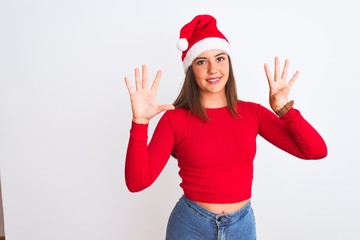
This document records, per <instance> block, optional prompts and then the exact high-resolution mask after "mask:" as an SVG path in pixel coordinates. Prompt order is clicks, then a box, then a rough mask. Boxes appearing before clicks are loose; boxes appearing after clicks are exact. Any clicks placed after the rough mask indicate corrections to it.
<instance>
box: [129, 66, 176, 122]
mask: <svg viewBox="0 0 360 240" xmlns="http://www.w3.org/2000/svg"><path fill="white" fill-rule="evenodd" d="M160 78H161V70H158V71H157V73H156V76H155V79H154V81H153V83H152V85H151V88H150V90H149V89H148V71H147V66H146V65H142V73H141V77H140V70H139V68H135V86H136V90H133V89H132V87H131V84H130V81H129V78H128V77H125V78H124V80H125V84H126V87H127V89H128V91H129V94H130V101H131V109H132V114H133V121H134V122H136V123H143V124H147V123H149V121H150V119H151V118H153V117H154V116H156V115H157V114H159V113H160V112H162V111H165V110H172V109H174V108H175V107H174V106H173V105H171V104H164V105H158V104H157V103H156V91H157V89H158V86H159V83H160Z"/></svg>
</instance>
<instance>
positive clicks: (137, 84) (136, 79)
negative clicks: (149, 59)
mask: <svg viewBox="0 0 360 240" xmlns="http://www.w3.org/2000/svg"><path fill="white" fill-rule="evenodd" d="M135 85H136V91H138V90H140V89H141V80H140V71H139V68H135Z"/></svg>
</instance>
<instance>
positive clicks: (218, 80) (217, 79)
mask: <svg viewBox="0 0 360 240" xmlns="http://www.w3.org/2000/svg"><path fill="white" fill-rule="evenodd" d="M220 79H221V77H217V78H209V79H207V80H206V81H207V82H208V83H210V84H216V83H218V82H220Z"/></svg>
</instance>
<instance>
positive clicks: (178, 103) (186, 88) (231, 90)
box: [173, 56, 238, 122]
mask: <svg viewBox="0 0 360 240" xmlns="http://www.w3.org/2000/svg"><path fill="white" fill-rule="evenodd" d="M228 59H229V79H228V81H227V83H226V85H225V95H226V102H227V107H228V110H229V111H230V113H231V114H232V115H233V116H234V117H235V118H236V117H238V113H237V110H236V103H237V101H238V97H237V91H236V82H235V77H234V72H233V68H232V64H231V60H230V56H228ZM199 92H200V91H199V87H198V85H197V84H196V81H195V76H194V72H193V70H192V67H191V66H190V67H189V68H188V70H187V72H186V75H185V80H184V84H183V86H182V88H181V90H180V93H179V95H178V97H177V98H176V100H175V102H174V103H173V105H174V106H175V107H176V108H178V107H184V108H186V109H189V110H190V111H191V112H192V113H193V114H195V115H196V116H198V117H200V118H202V119H203V120H204V121H206V122H207V121H209V118H208V116H207V114H206V112H205V109H204V107H203V106H202V105H201V103H200V96H199Z"/></svg>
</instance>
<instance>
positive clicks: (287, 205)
mask: <svg viewBox="0 0 360 240" xmlns="http://www.w3.org/2000/svg"><path fill="white" fill-rule="evenodd" d="M200 13H208V14H212V15H214V16H215V17H216V18H217V19H218V27H219V28H220V30H221V31H222V32H223V33H224V34H225V36H226V37H227V38H228V39H229V41H230V42H231V44H232V46H233V49H232V50H233V52H232V59H233V63H234V69H235V75H236V79H237V84H238V92H239V96H240V98H241V99H244V100H248V101H254V102H259V103H261V104H262V105H264V106H266V107H268V102H267V94H268V87H267V81H266V78H265V74H264V72H263V64H264V63H265V62H266V63H269V64H271V65H273V57H274V56H276V55H277V56H279V57H280V58H281V60H284V59H285V58H289V59H290V62H291V66H290V67H291V70H292V71H295V70H296V69H299V70H300V71H301V74H300V77H299V78H298V80H297V82H296V83H295V85H294V87H293V90H292V93H291V97H292V98H293V99H295V107H296V108H298V109H299V110H300V111H301V112H302V114H303V115H304V116H305V118H306V119H307V120H309V121H310V122H311V123H312V125H314V126H315V127H316V129H317V130H318V131H319V132H320V133H321V134H322V136H323V137H324V139H325V140H326V142H327V144H328V149H329V154H328V157H326V158H325V159H324V160H321V161H302V160H299V159H296V158H294V157H292V156H290V155H288V154H285V153H283V152H281V151H280V150H278V149H276V148H275V147H273V146H272V145H270V144H268V143H267V142H265V141H263V140H262V139H261V138H260V137H259V139H258V154H257V156H256V159H255V179H254V185H253V208H254V211H255V215H256V220H257V229H258V238H259V239H261V240H274V239H276V240H288V239H292V240H304V239H307V240H312V239H314V240H318V239H326V240H338V239H347V240H351V239H354V240H355V239H360V234H359V230H358V225H359V222H360V217H359V213H360V211H359V210H360V207H359V206H360V205H359V201H360V197H359V190H360V189H359V180H360V179H359V174H358V172H359V167H360V164H359V163H358V162H359V154H358V151H359V147H360V146H359V140H358V135H359V134H360V131H359V120H360V119H359V114H358V111H359V99H358V97H359V81H360V74H359V66H360V61H359V59H360V47H359V43H360V37H359V29H360V28H359V22H360V14H359V13H360V4H359V2H358V1H356V0H352V1H351V0H343V1H331V0H319V1H316V0H311V1H310V0H308V1H307V0H306V1H305V0H301V1H300V0H299V1H285V0H282V1H281V0H275V1H266V0H257V1H226V0H223V1H189V0H183V1H180V2H174V1H145V0H135V1H114V0H102V1H94V0H91V1H85V0H84V1H70V0H64V1H41V0H32V1H26V0H17V1H16V0H11V1H10V0H3V1H1V3H0V30H1V31H0V34H1V37H0V159H1V166H0V167H1V184H2V193H3V205H4V218H5V232H6V236H7V240H23V239H31V240H60V239H61V240H62V239H69V240H79V239H84V240H85V239H87V240H90V239H94V240H95V239H106V240H118V239H126V240H140V239H151V240H152V239H155V240H157V239H164V233H165V228H166V223H167V219H168V216H169V214H170V212H171V210H172V208H173V206H174V204H175V203H176V201H177V199H178V198H179V197H180V196H181V194H182V191H181V189H180V187H179V186H178V185H179V183H180V179H179V177H178V175H177V171H178V169H177V165H176V161H175V160H174V159H172V158H171V159H170V160H169V162H168V165H167V166H166V168H165V169H164V171H163V172H162V174H161V175H160V177H159V178H158V179H157V181H156V182H155V183H154V184H153V185H152V186H151V187H150V188H148V189H146V190H144V191H142V192H140V193H136V194H132V193H129V192H128V190H127V189H126V186H125V182H124V157H125V152H126V147H127V141H128V136H129V129H130V123H131V109H130V103H129V97H128V93H127V90H126V87H125V84H124V82H123V77H124V76H130V77H131V78H132V79H133V69H134V67H137V66H141V64H143V63H147V64H148V65H149V68H150V73H151V76H153V75H154V73H155V71H156V70H157V69H158V68H161V69H162V70H163V78H162V82H161V85H160V88H159V91H158V102H159V103H172V102H173V101H174V100H175V97H176V96H177V94H178V92H179V90H180V87H181V84H182V80H183V72H182V65H181V61H180V52H179V51H178V50H177V49H176V42H177V39H178V35H179V30H180V28H181V27H182V26H183V25H184V24H185V23H187V22H188V21H190V20H191V19H192V18H193V17H194V16H195V15H196V14H200ZM157 120H158V118H156V119H154V120H153V121H152V122H151V125H150V132H149V134H150V135H151V133H152V130H153V127H154V126H155V124H156V122H157Z"/></svg>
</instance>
